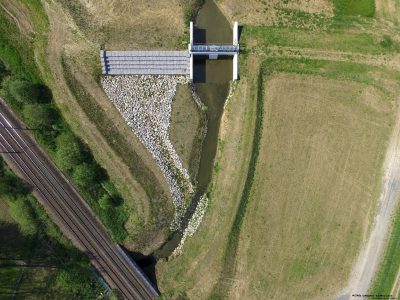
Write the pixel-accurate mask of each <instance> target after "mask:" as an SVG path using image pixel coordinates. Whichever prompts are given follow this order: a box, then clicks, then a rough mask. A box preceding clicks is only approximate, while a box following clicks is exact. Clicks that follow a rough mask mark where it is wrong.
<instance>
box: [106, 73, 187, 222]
mask: <svg viewBox="0 0 400 300" xmlns="http://www.w3.org/2000/svg"><path fill="white" fill-rule="evenodd" d="M101 82H102V85H103V89H104V91H105V92H106V94H107V96H108V98H109V99H110V100H111V101H112V102H113V103H114V105H115V107H116V108H117V109H118V111H119V112H120V113H121V114H122V116H123V117H124V119H125V120H126V122H127V123H128V125H129V126H130V127H131V128H132V130H133V132H134V133H135V134H136V136H137V137H138V138H139V140H140V141H141V142H142V143H143V144H144V145H145V146H146V148H147V149H148V150H149V151H150V153H151V155H152V156H153V158H154V159H155V160H156V162H157V164H158V165H159V166H160V168H161V170H162V172H163V174H164V176H165V178H166V179H167V182H168V185H169V188H170V191H171V194H172V200H173V202H174V206H175V219H174V221H173V223H172V224H171V229H172V230H175V229H177V228H178V226H179V224H180V221H181V219H182V217H183V215H184V213H185V209H186V203H185V196H187V195H190V194H192V193H193V192H194V189H193V186H192V183H191V180H190V177H189V173H188V171H187V170H186V169H185V168H184V167H183V165H182V162H181V160H180V158H179V156H178V154H177V153H176V151H175V149H174V147H173V145H172V143H171V141H170V139H169V133H168V128H169V126H170V119H171V110H172V100H173V98H174V96H175V92H176V86H177V85H178V84H188V83H189V79H188V77H185V76H162V75H159V76H154V75H140V76H137V75H124V76H105V77H103V79H102V81H101Z"/></svg>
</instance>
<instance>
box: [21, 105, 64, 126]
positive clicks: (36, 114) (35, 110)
mask: <svg viewBox="0 0 400 300" xmlns="http://www.w3.org/2000/svg"><path fill="white" fill-rule="evenodd" d="M22 114H23V116H24V119H25V121H26V122H27V124H28V125H29V126H30V127H31V129H51V128H53V125H56V124H57V123H58V122H59V121H60V115H59V113H58V111H57V110H56V109H54V108H53V107H52V106H50V105H47V104H26V105H24V107H23V110H22Z"/></svg>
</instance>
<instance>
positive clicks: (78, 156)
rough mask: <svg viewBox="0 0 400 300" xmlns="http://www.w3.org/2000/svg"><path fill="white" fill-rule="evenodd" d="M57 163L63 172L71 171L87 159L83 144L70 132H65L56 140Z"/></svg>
mask: <svg viewBox="0 0 400 300" xmlns="http://www.w3.org/2000/svg"><path fill="white" fill-rule="evenodd" d="M55 158H56V162H57V164H58V165H59V166H60V168H62V169H63V170H66V171H69V170H71V169H73V168H75V166H77V165H79V164H81V163H82V162H83V161H85V159H86V155H85V153H84V151H83V147H82V144H81V142H80V141H79V140H78V139H77V138H75V136H73V135H72V133H70V132H63V133H62V134H60V135H59V136H58V137H57V138H56V155H55Z"/></svg>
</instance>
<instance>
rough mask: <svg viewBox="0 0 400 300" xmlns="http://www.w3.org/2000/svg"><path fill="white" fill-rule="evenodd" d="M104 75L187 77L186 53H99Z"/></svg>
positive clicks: (187, 63) (188, 58)
mask: <svg viewBox="0 0 400 300" xmlns="http://www.w3.org/2000/svg"><path fill="white" fill-rule="evenodd" d="M100 56H101V66H102V70H103V74H105V75H124V74H135V75H145V74H152V75H153V74H155V75H189V71H190V70H189V69H190V66H189V61H190V56H189V53H188V51H104V50H102V51H100Z"/></svg>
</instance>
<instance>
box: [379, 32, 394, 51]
mask: <svg viewBox="0 0 400 300" xmlns="http://www.w3.org/2000/svg"><path fill="white" fill-rule="evenodd" d="M380 44H381V46H382V47H384V48H391V47H392V46H393V40H392V38H391V37H390V36H388V35H385V36H383V39H382V40H381V42H380Z"/></svg>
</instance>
